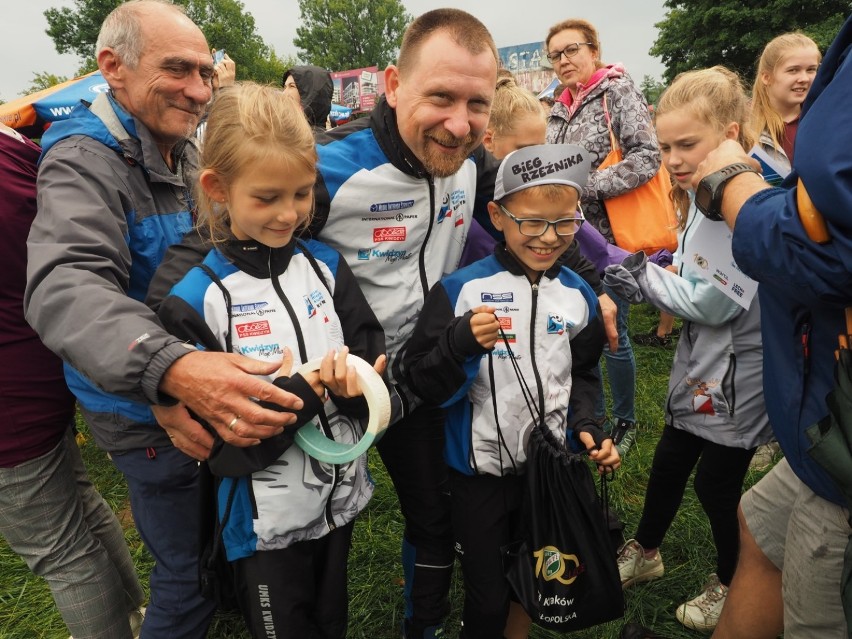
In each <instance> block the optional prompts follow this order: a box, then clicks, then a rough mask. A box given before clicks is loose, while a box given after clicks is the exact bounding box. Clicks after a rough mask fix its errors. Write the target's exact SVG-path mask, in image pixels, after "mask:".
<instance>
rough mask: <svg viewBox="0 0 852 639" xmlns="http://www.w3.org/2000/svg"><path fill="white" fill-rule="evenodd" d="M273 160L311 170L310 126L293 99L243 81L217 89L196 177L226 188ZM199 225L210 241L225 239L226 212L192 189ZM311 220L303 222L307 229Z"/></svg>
mask: <svg viewBox="0 0 852 639" xmlns="http://www.w3.org/2000/svg"><path fill="white" fill-rule="evenodd" d="M271 157H275V158H276V159H284V160H285V161H286V162H287V163H288V164H289V165H290V166H294V167H295V166H301V167H303V168H305V169H307V170H310V171H315V170H316V164H317V152H316V147H315V146H314V135H313V132H312V131H311V125H310V124H308V121H307V120H306V119H305V115H304V113H303V112H302V108H301V106H300V105H299V103H298V102H297V101H296V100H293V99H292V98H290V97H288V96H286V95H284V93H283V91H281V89H277V88H273V87H269V86H261V85H259V84H254V83H253V82H243V83H238V84H236V85H234V86H233V87H230V88H228V89H227V90H224V91H220V92H219V94H218V95H217V96H216V99H215V100H214V101H213V105H212V106H211V107H210V114H209V117H208V118H207V129H206V131H205V134H204V145H203V147H202V150H201V157H200V161H199V173H200V172H201V171H205V170H210V171H213V172H214V173H216V175H217V177H218V178H219V179H220V180H221V181H222V183H223V184H224V185H226V186H230V185H231V184H232V183H233V182H234V180H236V179H237V178H238V177H240V175H241V174H242V172H243V171H244V170H245V168H246V167H247V166H249V165H253V164H255V163H257V162H264V161H265V160H267V159H269V158H271ZM196 202H197V205H198V227H199V228H201V227H202V226H206V227H207V229H208V231H209V233H210V239H211V240H212V241H213V242H222V241H224V240H226V239H228V238H229V237H231V233H230V225H231V220H230V216H229V215H228V210H227V208H225V207H223V206H221V205H220V204H219V203H218V202H214V201H213V200H211V199H210V197H209V196H208V195H207V193H205V192H204V189H203V188H201V185H200V184H197V185H196ZM309 221H310V216H308V220H306V221H305V223H304V225H303V226H307V224H308V222H309Z"/></svg>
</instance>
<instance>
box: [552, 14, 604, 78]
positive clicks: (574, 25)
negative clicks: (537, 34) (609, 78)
mask: <svg viewBox="0 0 852 639" xmlns="http://www.w3.org/2000/svg"><path fill="white" fill-rule="evenodd" d="M567 29H573V30H574V31H579V32H580V33H582V34H583V38H584V40H585V41H586V42H588V43H589V47H590V48H591V49H592V50H593V51H594V52H595V53H597V58H596V60H595V66H596V67H597V68H598V69H600V68H601V67H603V66H604V63H603V62H601V41H600V38H599V37H598V30H597V29H595V25H593V24H592V23H591V22H589V21H588V20H580V19H579V18H571V19H569V20H563V21H562V22H559V23H557V24H554V25H553V26H552V27H550V31H548V32H547V38H546V39H545V41H544V47H545V53H550V41H551V40H552V39H553V37H554V36H555V35H556V34H557V33H560V32H561V31H566V30H567Z"/></svg>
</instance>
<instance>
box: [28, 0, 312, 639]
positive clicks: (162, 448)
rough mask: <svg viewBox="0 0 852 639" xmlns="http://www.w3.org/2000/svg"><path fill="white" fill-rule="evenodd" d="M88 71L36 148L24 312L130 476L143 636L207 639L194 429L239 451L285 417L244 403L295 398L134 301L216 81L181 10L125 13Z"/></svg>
mask: <svg viewBox="0 0 852 639" xmlns="http://www.w3.org/2000/svg"><path fill="white" fill-rule="evenodd" d="M97 61H98V67H99V69H100V71H101V73H102V74H103V76H104V78H105V79H106V81H107V83H108V84H109V87H110V90H109V92H108V93H105V94H101V95H99V96H98V97H97V98H96V99H95V100H94V102H93V103H92V104H91V105H87V104H80V105H78V106H77V107H76V108H75V110H74V112H73V113H72V115H71V117H70V118H69V119H68V120H65V121H63V122H59V123H57V124H54V125H53V127H51V129H50V130H49V131H48V132H47V133H46V134H45V136H44V138H43V139H42V143H43V147H44V156H43V158H42V161H41V166H40V170H39V175H38V214H37V217H36V219H35V222H34V223H33V226H32V229H31V231H30V236H29V240H28V249H29V256H28V260H29V264H28V272H27V276H28V283H27V290H26V296H25V300H24V304H25V309H26V315H27V320H28V321H29V322H30V324H31V325H32V326H33V327H34V328H35V329H36V331H37V332H38V334H39V335H40V337H41V338H42V340H43V341H44V343H45V344H46V345H47V346H48V348H50V349H51V350H53V351H54V352H55V353H57V354H58V355H59V356H60V357H61V358H62V359H63V360H64V361H65V364H66V366H65V371H66V380H67V382H68V386H69V387H70V388H71V390H72V391H73V392H74V394H75V395H76V397H77V400H78V402H79V405H80V409H81V411H82V413H83V415H84V417H85V419H86V421H87V423H88V424H89V427H90V429H91V431H92V434H93V436H94V438H95V440H96V441H97V443H98V445H99V446H100V447H101V448H103V449H104V450H106V451H108V452H109V453H110V454H111V456H112V459H113V461H114V463H115V465H116V466H117V467H118V468H119V470H121V472H122V473H123V474H124V476H125V478H126V479H127V482H128V486H129V488H130V499H131V508H132V510H133V515H134V519H135V522H136V526H137V529H138V530H139V533H140V535H141V537H142V540H143V541H144V542H145V545H146V546H147V548H148V549H149V550H150V552H151V554H152V555H153V557H154V559H155V561H156V564H155V566H154V568H153V570H152V573H151V602H150V604H149V606H148V611H147V614H146V617H145V622H144V626H143V636H144V637H145V638H146V639H151V638H154V639H156V638H157V637H169V638H171V639H177V638H194V637H203V636H205V635H206V632H207V627H208V625H209V623H210V619H211V617H212V614H213V610H214V603H213V602H212V601H208V600H206V599H204V598H203V597H202V596H201V593H200V590H199V587H198V555H199V552H198V551H199V548H198V544H199V536H200V534H199V533H200V530H199V526H200V523H199V522H200V515H199V504H200V496H199V468H198V463H197V460H201V459H205V458H206V457H207V456H208V454H209V452H210V447H211V446H212V443H213V436H212V435H211V433H210V432H208V431H207V430H205V429H204V427H203V426H202V425H201V424H200V423H199V422H198V421H196V417H195V416H196V415H197V416H198V417H200V418H202V419H204V420H205V421H206V422H207V423H208V424H209V425H210V426H211V427H212V428H214V429H215V430H216V431H217V432H218V434H219V435H220V436H221V437H222V438H223V439H224V440H225V441H227V442H228V443H231V444H235V445H237V446H248V445H251V444H253V443H256V442H258V441H259V439H261V438H265V437H269V436H271V435H274V434H277V433H279V432H281V431H282V430H283V427H284V426H286V425H288V424H290V423H292V421H293V420H294V416H293V415H292V414H291V413H286V412H283V413H281V412H275V411H271V410H266V409H264V408H262V407H261V406H260V405H259V404H258V403H257V402H256V401H254V399H253V398H259V399H262V400H268V401H271V402H275V403H276V404H279V405H281V406H283V407H285V408H300V407H301V400H299V399H298V398H296V397H295V396H293V395H291V394H289V393H286V392H284V391H282V390H280V389H278V388H277V387H275V386H274V385H272V384H270V383H267V382H265V381H263V380H261V379H259V378H258V377H256V375H259V374H268V373H271V372H273V370H275V369H276V368H277V365H273V366H271V367H270V366H269V365H267V364H262V363H260V362H258V361H255V360H251V359H249V358H246V357H242V356H240V355H236V354H231V353H212V352H202V351H198V350H195V348H194V347H191V346H189V345H186V344H183V343H181V341H180V340H178V339H177V338H175V337H173V336H171V335H169V334H168V333H167V332H166V331H165V330H164V329H163V328H162V327H161V325H160V324H159V323H158V321H157V319H156V316H155V314H154V313H153V312H152V311H150V310H149V309H148V308H147V307H146V306H145V304H144V303H143V300H144V298H145V294H146V292H147V289H148V284H149V281H150V278H151V276H152V275H153V273H154V271H155V269H156V268H157V266H158V265H159V263H160V261H161V260H162V257H163V253H164V252H165V250H166V248H168V246H170V245H171V244H173V243H175V242H178V241H179V240H180V239H181V237H182V236H183V235H184V234H185V233H186V232H187V231H188V230H189V229H190V228H191V226H192V213H191V211H192V208H193V203H192V195H191V193H192V183H193V177H194V176H193V174H194V169H195V165H196V155H197V153H196V146H195V143H194V141H193V140H191V139H190V136H191V135H192V134H193V132H194V131H195V128H196V126H197V125H198V122H199V119H200V118H201V116H202V114H203V112H204V109H205V108H206V105H207V103H208V102H209V101H210V99H211V91H212V80H213V76H214V66H213V60H212V57H211V55H210V49H209V48H208V45H207V42H206V40H205V38H204V35H203V34H202V33H201V31H200V30H199V29H198V27H197V26H196V25H195V24H193V23H192V21H191V20H189V18H187V16H186V15H185V14H184V13H183V12H182V11H181V9H179V8H178V7H176V6H174V5H172V4H170V3H168V2H162V1H158V0H134V1H131V2H127V3H125V4H122V5H120V6H119V7H118V8H117V9H115V10H114V11H113V12H112V13H111V14H110V15H109V16H108V17H107V19H106V20H105V21H104V24H103V26H102V28H101V33H100V36H99V37H98V43H97ZM190 411H191V412H190Z"/></svg>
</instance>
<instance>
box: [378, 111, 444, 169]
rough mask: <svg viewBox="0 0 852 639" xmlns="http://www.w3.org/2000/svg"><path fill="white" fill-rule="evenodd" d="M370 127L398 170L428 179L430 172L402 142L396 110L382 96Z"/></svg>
mask: <svg viewBox="0 0 852 639" xmlns="http://www.w3.org/2000/svg"><path fill="white" fill-rule="evenodd" d="M370 127H371V128H372V129H373V135H374V136H375V138H376V141H377V142H378V143H379V147H380V148H381V149H382V152H383V153H384V154H385V155H386V156H387V158H388V160H390V162H391V164H393V165H394V167H396V168H397V169H399V170H400V171H402V172H403V173H405V174H406V175H410V176H412V177H416V178H420V179H423V178H428V177H430V176H429V172H428V171H427V170H426V167H425V166H423V164H422V163H421V162H420V160H418V159H417V157H416V156H415V155H414V152H413V151H412V150H411V149H409V148H408V146H407V145H406V144H405V142H403V141H402V136H401V135H400V134H399V124H398V123H397V119H396V109H394V108H392V107H391V106H390V105H389V104H388V101H387V100H386V99H385V97H384V96H382V97H381V98H380V99H379V103H378V104H377V105H376V108H375V109H373V111H372V113H371V114H370Z"/></svg>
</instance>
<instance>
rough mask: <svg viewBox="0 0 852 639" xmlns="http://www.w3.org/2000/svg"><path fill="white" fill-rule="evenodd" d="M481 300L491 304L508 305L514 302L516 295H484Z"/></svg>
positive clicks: (480, 297)
mask: <svg viewBox="0 0 852 639" xmlns="http://www.w3.org/2000/svg"><path fill="white" fill-rule="evenodd" d="M479 299H481V300H482V301H483V302H489V303H506V302H514V301H515V295H514V293H482V294H481V295H480V296H479Z"/></svg>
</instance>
